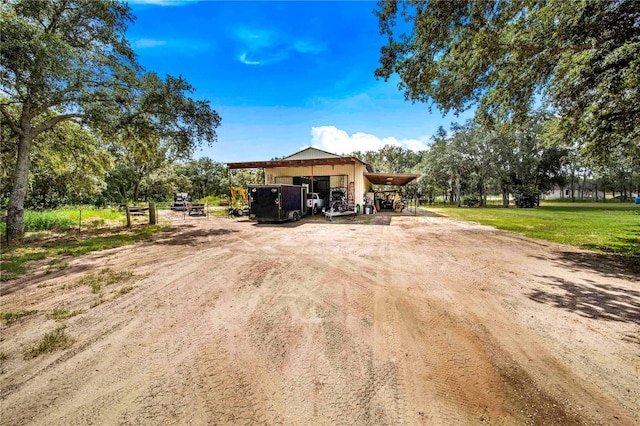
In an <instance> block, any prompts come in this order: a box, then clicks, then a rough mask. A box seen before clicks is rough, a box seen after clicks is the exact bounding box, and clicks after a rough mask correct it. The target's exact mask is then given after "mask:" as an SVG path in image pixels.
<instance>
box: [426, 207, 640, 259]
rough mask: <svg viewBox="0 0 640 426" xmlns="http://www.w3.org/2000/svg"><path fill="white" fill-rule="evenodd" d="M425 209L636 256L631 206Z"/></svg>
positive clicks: (639, 247)
mask: <svg viewBox="0 0 640 426" xmlns="http://www.w3.org/2000/svg"><path fill="white" fill-rule="evenodd" d="M429 209H430V210H433V211H435V212H438V213H442V214H445V215H447V216H449V217H452V218H458V219H463V220H470V221H474V222H478V223H481V224H483V225H490V226H495V227H496V228H498V229H503V230H507V231H512V232H517V233H519V234H523V235H526V236H527V237H531V238H539V239H543V240H547V241H553V242H557V243H562V244H568V245H572V246H576V247H581V248H584V249H589V250H596V251H600V252H606V253H614V254H618V255H621V256H625V257H630V258H633V257H640V236H639V235H640V233H639V231H640V225H639V224H640V206H638V205H635V204H629V203H611V202H610V203H575V204H574V203H557V202H542V203H541V205H540V207H538V208H536V209H499V208H487V209H459V208H451V207H449V208H431V207H430V208H429Z"/></svg>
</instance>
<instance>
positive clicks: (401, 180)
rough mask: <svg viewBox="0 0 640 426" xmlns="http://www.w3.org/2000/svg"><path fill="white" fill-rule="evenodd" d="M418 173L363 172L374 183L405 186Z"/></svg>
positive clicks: (415, 177)
mask: <svg viewBox="0 0 640 426" xmlns="http://www.w3.org/2000/svg"><path fill="white" fill-rule="evenodd" d="M418 176H419V175H416V174H413V173H365V174H364V177H366V178H367V179H369V182H371V183H372V184H374V185H392V186H405V185H406V184H408V183H409V182H411V181H412V180H414V179H417V178H418Z"/></svg>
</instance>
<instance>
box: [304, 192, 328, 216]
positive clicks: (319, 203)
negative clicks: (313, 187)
mask: <svg viewBox="0 0 640 426" xmlns="http://www.w3.org/2000/svg"><path fill="white" fill-rule="evenodd" d="M326 205H327V203H326V199H325V198H324V195H323V194H321V193H319V192H310V193H308V194H307V213H313V214H317V213H318V212H319V211H321V210H322V208H323V207H326Z"/></svg>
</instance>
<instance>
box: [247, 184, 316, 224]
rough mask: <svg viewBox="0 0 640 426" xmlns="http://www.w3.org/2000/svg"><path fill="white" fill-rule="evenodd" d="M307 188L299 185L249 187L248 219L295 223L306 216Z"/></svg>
mask: <svg viewBox="0 0 640 426" xmlns="http://www.w3.org/2000/svg"><path fill="white" fill-rule="evenodd" d="M306 199H307V188H306V187H304V186H300V185H286V184H273V185H249V218H250V219H255V220H257V221H258V222H284V221H287V220H292V221H294V222H295V221H297V220H299V219H300V218H301V217H302V216H305V215H306V214H307V209H306V206H305V201H306Z"/></svg>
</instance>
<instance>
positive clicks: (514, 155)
mask: <svg viewBox="0 0 640 426" xmlns="http://www.w3.org/2000/svg"><path fill="white" fill-rule="evenodd" d="M556 120H557V119H555V118H554V117H553V116H552V115H550V114H548V113H542V112H537V113H535V114H531V115H530V116H529V117H528V119H527V120H526V121H524V122H523V124H522V125H517V126H516V125H514V124H510V125H508V126H504V127H502V128H499V129H496V128H495V127H491V128H490V127H487V126H485V125H482V124H480V123H478V122H477V121H469V122H467V123H465V124H463V125H459V124H452V126H451V128H449V129H444V128H442V127H441V128H440V129H439V130H438V132H437V133H436V134H435V135H434V136H433V137H432V141H431V144H430V145H429V149H428V150H425V151H421V152H413V151H410V150H408V149H406V148H403V147H400V146H392V145H387V146H385V147H383V148H382V149H380V150H379V151H367V152H360V151H357V152H354V153H352V154H351V155H353V156H356V157H358V158H361V159H362V160H363V161H366V162H367V163H369V164H371V165H373V166H374V167H375V168H376V170H377V171H380V172H387V173H403V172H404V173H417V174H419V175H420V177H419V178H418V179H417V181H415V182H414V183H412V184H410V185H409V186H408V187H407V188H406V190H405V192H406V195H408V196H410V197H419V198H421V199H423V200H434V199H436V198H439V199H441V200H445V201H446V202H448V203H450V204H455V205H462V204H463V203H464V202H465V201H466V202H467V204H469V205H477V206H486V205H487V197H488V196H489V195H501V198H502V205H503V206H504V207H509V205H510V203H511V201H512V200H515V201H516V203H517V204H519V205H520V206H527V207H529V206H533V205H534V204H537V203H538V202H539V199H540V196H541V195H544V194H548V193H550V192H551V191H552V190H553V189H558V190H563V194H564V193H565V192H564V191H566V192H567V193H568V195H566V198H567V199H569V200H572V201H575V200H577V199H590V200H593V201H605V199H606V197H607V196H608V197H610V198H614V197H616V198H620V199H622V200H629V199H631V197H632V196H633V195H634V194H638V191H639V190H640V163H639V162H638V158H640V149H636V150H624V149H617V150H616V152H614V153H612V154H611V155H610V161H609V162H608V163H603V162H602V161H594V159H593V158H592V157H591V156H589V155H587V154H585V152H584V151H582V150H580V149H579V147H578V146H577V145H576V144H566V143H564V139H562V141H563V142H562V143H559V142H558V137H557V134H556V131H557V121H556ZM607 194H608V195H607Z"/></svg>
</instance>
